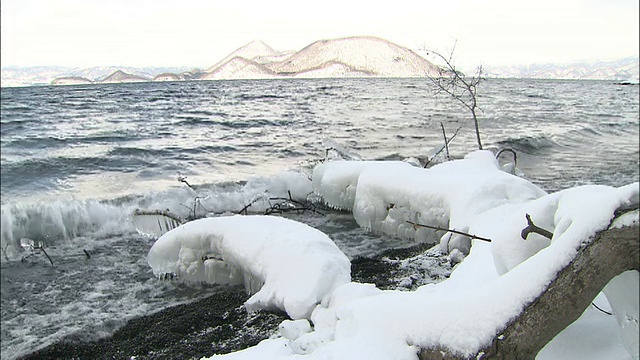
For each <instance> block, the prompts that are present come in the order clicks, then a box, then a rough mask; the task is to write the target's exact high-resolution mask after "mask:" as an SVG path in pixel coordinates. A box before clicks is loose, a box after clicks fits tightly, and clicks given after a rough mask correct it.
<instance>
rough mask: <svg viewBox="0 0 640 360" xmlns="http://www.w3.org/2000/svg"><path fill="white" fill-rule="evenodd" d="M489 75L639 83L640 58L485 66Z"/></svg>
mask: <svg viewBox="0 0 640 360" xmlns="http://www.w3.org/2000/svg"><path fill="white" fill-rule="evenodd" d="M485 71H486V74H487V76H489V77H500V78H527V79H594V80H617V81H630V82H635V83H638V78H639V75H640V60H639V59H638V58H637V57H629V58H625V59H620V60H615V61H590V62H581V63H573V64H562V65H560V64H533V65H528V66H504V67H490V66H487V67H486V68H485Z"/></svg>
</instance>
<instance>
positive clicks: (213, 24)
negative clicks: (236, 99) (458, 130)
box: [0, 0, 640, 68]
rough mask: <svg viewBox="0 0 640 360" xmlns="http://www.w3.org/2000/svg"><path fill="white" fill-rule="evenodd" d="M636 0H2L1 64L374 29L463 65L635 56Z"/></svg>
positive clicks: (152, 57)
mask: <svg viewBox="0 0 640 360" xmlns="http://www.w3.org/2000/svg"><path fill="white" fill-rule="evenodd" d="M638 3H639V1H638V0H538V1H518V0H487V1H474V0H447V1H444V0H437V1H434V0H388V1H372V0H362V1H360V0H358V1H353V0H322V1H294V0H259V1H258V0H237V1H234V0H225V1H217V0H2V2H1V4H0V6H1V9H0V14H1V17H2V19H1V23H0V26H1V31H2V39H1V47H2V49H1V53H0V54H1V56H2V59H1V60H2V66H3V67H6V66H35V65H62V66H74V67H91V66H107V65H119V66H188V67H200V68H206V67H209V66H211V65H213V64H214V63H216V62H217V61H218V60H220V59H222V58H223V57H224V56H226V55H228V54H229V53H231V52H232V51H234V50H236V49H237V48H239V47H240V46H242V45H245V44H247V43H249V42H251V41H253V40H262V41H264V42H266V43H267V44H269V45H270V46H271V47H273V48H275V49H276V50H300V49H301V48H303V47H304V46H306V45H309V44H310V43H312V42H313V41H316V40H321V39H332V38H337V37H344V36H355V35H373V36H378V37H381V38H384V39H386V40H389V41H392V42H394V43H397V44H398V45H402V46H405V47H408V48H411V49H414V50H416V49H419V48H424V47H427V48H431V49H434V50H437V51H439V52H441V53H447V52H448V51H449V50H450V49H451V47H452V46H453V44H454V43H455V44H456V50H455V58H456V59H457V63H458V65H459V66H461V67H464V66H473V65H479V64H484V65H507V64H531V63H548V62H555V63H567V62H574V61H582V60H594V59H599V60H610V59H616V58H621V57H627V56H638V43H639V41H640V39H639V35H638V33H639V29H640V24H639V21H638V18H639V15H638V11H639V6H638Z"/></svg>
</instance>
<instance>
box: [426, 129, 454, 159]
mask: <svg viewBox="0 0 640 360" xmlns="http://www.w3.org/2000/svg"><path fill="white" fill-rule="evenodd" d="M460 129H462V126H460V127H458V129H457V130H456V132H455V133H453V136H451V137H450V138H449V141H448V142H447V143H446V144H445V146H448V145H449V144H451V142H452V141H453V139H455V137H456V136H457V135H458V132H459V131H460ZM442 150H444V148H442V149H440V150H439V151H438V152H437V153H435V154H434V155H433V156H432V157H431V159H427V162H426V163H425V164H424V166H423V168H426V167H427V166H428V165H429V163H431V160H433V159H435V157H436V156H438V154H440V153H441V152H442Z"/></svg>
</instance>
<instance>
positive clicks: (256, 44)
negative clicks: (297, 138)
mask: <svg viewBox="0 0 640 360" xmlns="http://www.w3.org/2000/svg"><path fill="white" fill-rule="evenodd" d="M638 64H639V60H638V57H629V58H625V59H618V60H615V61H608V62H597V61H596V62H581V63H573V64H560V65H559V64H532V65H513V66H501V67H499V66H485V74H486V76H487V77H490V78H532V79H598V80H613V81H624V82H632V83H638V78H639V76H638V72H639V70H638V69H639V67H638ZM437 69H438V67H437V66H436V65H434V64H432V63H431V62H429V61H428V60H427V59H425V58H423V57H422V56H420V55H418V53H417V52H415V51H413V50H411V49H408V48H406V47H402V46H400V45H397V44H395V43H392V42H390V41H388V40H385V39H382V38H378V37H374V36H351V37H343V38H337V39H324V40H318V41H314V42H312V43H310V44H309V45H307V46H305V47H304V48H302V49H301V50H299V51H291V50H289V51H278V50H275V49H274V48H272V47H271V46H269V45H267V44H266V43H264V42H263V41H260V40H255V41H252V42H250V43H248V44H246V45H244V46H241V47H239V48H237V49H236V50H235V51H233V52H232V53H231V54H229V55H227V56H225V57H223V58H222V59H221V60H219V61H218V62H216V63H214V65H212V66H210V67H208V68H207V69H206V70H201V69H197V68H187V67H173V68H167V67H164V68H159V67H158V68H153V67H143V68H135V67H118V66H108V67H104V66H103V67H91V68H85V69H80V68H69V67H55V66H52V67H46V66H44V67H42V66H41V67H24V68H20V67H8V68H2V69H1V70H2V82H1V86H2V87H8V86H34V85H70V84H86V83H102V82H105V79H109V80H108V81H106V82H131V81H185V80H214V79H268V78H287V77H288V78H333V77H336V78H339V77H424V76H429V75H436V73H437V71H436V70H437ZM120 72H121V73H120ZM116 73H117V76H115V75H114V74H116ZM112 75H114V77H111V76H112ZM110 77H111V78H110ZM116 78H117V79H116Z"/></svg>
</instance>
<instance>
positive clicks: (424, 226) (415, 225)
mask: <svg viewBox="0 0 640 360" xmlns="http://www.w3.org/2000/svg"><path fill="white" fill-rule="evenodd" d="M407 223H409V224H411V225H413V226H414V227H423V228H427V229H433V230H440V231H446V232H450V233H454V234H458V235H464V236H468V237H469V238H471V239H476V240H482V241H486V242H491V239H487V238H484V237H481V236H476V235H472V234H467V233H464V232H462V231H458V230H453V229H447V228H443V227H439V226H431V225H424V224H418V223H414V222H412V221H407Z"/></svg>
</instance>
